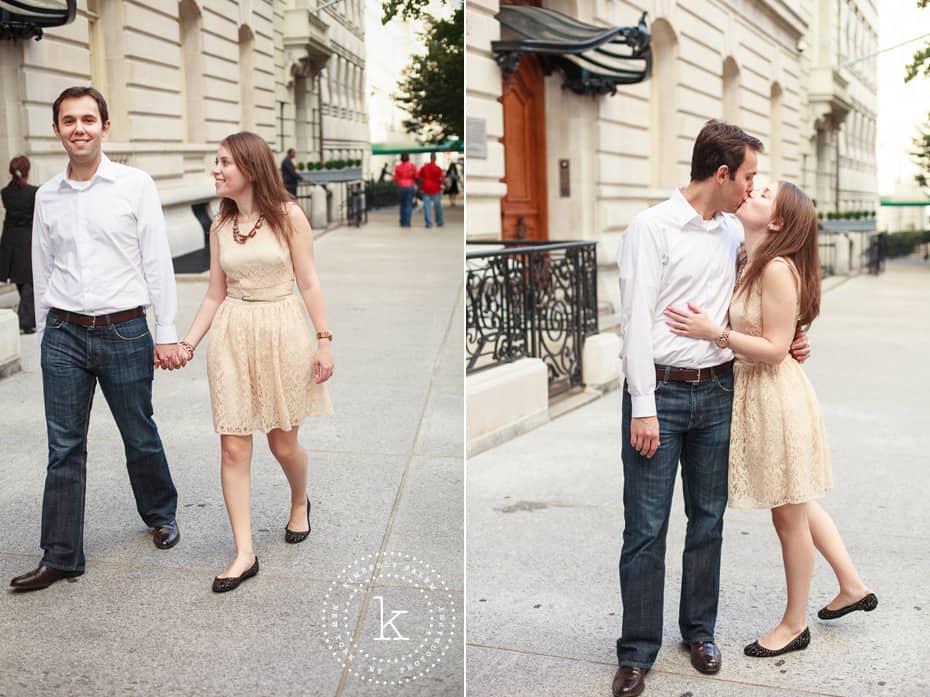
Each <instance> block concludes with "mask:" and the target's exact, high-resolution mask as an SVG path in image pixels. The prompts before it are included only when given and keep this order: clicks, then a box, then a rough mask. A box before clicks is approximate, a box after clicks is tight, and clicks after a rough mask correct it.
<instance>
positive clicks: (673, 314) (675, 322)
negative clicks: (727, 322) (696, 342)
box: [664, 303, 723, 341]
mask: <svg viewBox="0 0 930 697" xmlns="http://www.w3.org/2000/svg"><path fill="white" fill-rule="evenodd" d="M688 310H690V312H688V311H687V310H681V309H679V308H677V307H669V308H667V309H666V310H665V313H664V314H665V317H666V319H665V323H666V324H667V325H668V326H669V331H670V332H671V333H672V334H677V335H678V336H687V337H690V338H692V339H707V340H708V341H714V340H716V339H717V337H719V336H720V335H721V334H722V333H723V328H722V327H721V326H720V325H719V324H715V323H714V322H713V321H712V320H711V319H710V318H709V317H708V316H707V315H705V314H704V312H703V311H702V310H701V308H699V307H698V306H697V305H695V304H694V303H688Z"/></svg>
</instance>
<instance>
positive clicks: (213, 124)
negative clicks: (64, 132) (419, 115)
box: [0, 0, 369, 256]
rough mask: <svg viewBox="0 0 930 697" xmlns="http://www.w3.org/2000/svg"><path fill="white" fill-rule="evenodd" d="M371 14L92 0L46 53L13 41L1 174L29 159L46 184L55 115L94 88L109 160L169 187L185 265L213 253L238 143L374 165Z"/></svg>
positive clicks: (257, 1)
mask: <svg viewBox="0 0 930 697" xmlns="http://www.w3.org/2000/svg"><path fill="white" fill-rule="evenodd" d="M318 5H323V6H324V9H322V10H321V11H317V10H316V9H315V8H316V7H317V6H318ZM364 13H365V3H364V0H339V1H338V2H335V3H328V4H327V3H323V2H317V1H316V0H180V2H178V0H79V1H78V12H77V17H76V19H75V20H74V21H73V22H72V23H70V24H68V25H66V26H64V27H60V28H56V29H51V30H47V31H46V32H45V36H44V38H43V39H42V40H41V41H0V94H2V95H3V97H2V99H3V109H2V111H0V162H2V163H3V164H4V166H5V164H6V163H7V162H8V161H9V158H10V157H12V156H14V155H16V154H18V153H24V154H26V155H27V156H29V158H30V159H31V160H32V163H33V170H32V175H31V177H30V178H31V180H32V181H33V182H34V183H41V182H43V181H45V180H46V179H48V178H49V177H51V176H52V175H53V174H55V173H56V172H58V171H60V170H61V169H62V167H63V166H64V165H65V163H66V158H65V156H64V153H63V150H62V148H61V145H60V143H59V142H58V141H57V140H56V139H55V137H54V134H53V133H52V129H51V104H52V102H53V101H54V99H55V97H56V96H57V95H58V94H59V93H60V92H61V91H62V90H63V89H64V88H66V87H69V86H71V85H86V84H93V85H94V86H95V87H97V88H99V89H100V90H101V92H103V93H104V95H105V96H106V98H107V103H108V107H109V110H110V121H111V130H110V134H109V137H108V139H107V142H105V144H104V151H105V152H106V153H107V155H108V156H109V157H110V158H111V159H114V160H116V161H119V162H124V163H126V164H129V165H132V166H135V167H139V168H141V169H143V170H145V171H147V172H149V173H150V174H151V175H152V177H153V178H154V179H155V182H156V184H157V185H158V188H159V193H160V194H161V198H162V204H163V207H164V210H165V216H166V219H167V222H168V230H169V236H170V242H171V249H172V253H173V254H174V255H176V256H177V255H180V254H184V253H185V252H189V251H193V250H195V249H199V248H201V247H203V246H204V240H205V237H204V231H203V225H202V223H203V221H204V216H205V215H207V216H209V210H208V206H210V205H211V204H212V203H213V202H214V198H215V196H214V190H213V182H212V176H211V174H210V170H211V168H212V165H213V160H214V156H215V153H216V148H217V144H218V142H219V141H220V140H221V139H222V138H223V137H224V136H226V135H228V134H230V133H234V132H236V131H239V130H251V131H255V132H256V133H258V134H259V135H261V136H262V137H264V138H265V139H266V140H267V141H268V143H269V144H270V145H271V147H272V150H274V152H275V154H276V156H277V157H278V158H279V159H280V158H281V157H283V152H284V151H285V150H286V149H287V148H289V147H294V148H296V149H297V151H298V155H297V160H298V161H300V162H305V161H318V160H330V159H363V160H364V159H366V157H367V153H368V150H369V136H368V110H367V101H366V96H365V44H364V42H365V19H364Z"/></svg>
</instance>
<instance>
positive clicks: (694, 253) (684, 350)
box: [617, 189, 740, 417]
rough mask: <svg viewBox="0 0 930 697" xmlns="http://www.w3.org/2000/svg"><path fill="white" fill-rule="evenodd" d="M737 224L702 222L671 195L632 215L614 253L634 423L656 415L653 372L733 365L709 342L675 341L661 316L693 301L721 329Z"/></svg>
mask: <svg viewBox="0 0 930 697" xmlns="http://www.w3.org/2000/svg"><path fill="white" fill-rule="evenodd" d="M739 244H740V232H739V223H738V221H735V220H733V219H731V218H729V217H727V216H725V215H723V214H721V213H718V214H717V215H716V216H715V217H714V218H713V219H712V220H704V219H703V218H702V217H701V215H700V214H699V213H698V212H697V211H696V210H694V207H693V206H692V205H691V204H690V203H688V201H687V200H686V199H685V197H684V196H683V195H682V193H681V191H680V190H678V189H676V190H675V193H674V194H672V197H671V198H670V199H668V200H667V201H663V202H662V203H660V204H657V205H655V206H653V207H652V208H649V209H647V210H645V211H643V212H642V213H640V214H639V215H637V216H636V217H635V218H634V219H633V222H631V223H630V226H629V227H628V228H627V230H626V232H625V233H624V235H623V238H622V239H621V241H620V247H619V250H618V252H617V265H618V266H619V267H620V294H621V312H620V324H621V329H622V331H623V353H622V357H623V372H624V374H625V375H626V379H627V386H628V388H629V390H630V396H631V397H632V406H633V412H632V416H634V417H641V416H655V415H656V405H655V386H656V372H655V365H656V364H658V365H670V366H674V367H676V368H709V367H711V366H715V365H720V364H721V363H726V362H727V361H729V360H730V359H732V358H733V353H732V352H731V351H730V350H729V349H721V348H718V347H717V346H716V345H715V344H714V343H713V342H711V341H704V340H699V339H689V338H687V337H683V336H676V335H675V334H672V333H671V331H669V328H668V326H667V325H666V324H665V320H666V318H665V315H663V314H662V313H663V312H664V311H665V309H666V308H667V307H669V306H672V305H674V306H675V307H679V308H684V309H687V303H689V302H691V303H694V304H695V305H697V306H698V307H700V308H701V309H702V310H703V311H704V312H705V313H706V314H707V316H708V317H710V318H711V319H712V320H713V321H714V322H716V323H717V324H720V325H721V326H725V325H726V319H727V312H728V310H729V307H730V300H731V298H732V297H733V285H734V283H735V282H736V258H737V254H738V253H739Z"/></svg>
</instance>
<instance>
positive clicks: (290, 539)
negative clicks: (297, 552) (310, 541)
mask: <svg viewBox="0 0 930 697" xmlns="http://www.w3.org/2000/svg"><path fill="white" fill-rule="evenodd" d="M309 534H310V497H309V496H308V497H307V529H306V530H305V531H304V532H294V531H293V530H291V529H290V528H288V527H285V528H284V541H285V542H287V543H289V544H292V545H296V544H297V543H298V542H303V541H304V540H306V539H307V535H309Z"/></svg>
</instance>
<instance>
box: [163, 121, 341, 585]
mask: <svg viewBox="0 0 930 697" xmlns="http://www.w3.org/2000/svg"><path fill="white" fill-rule="evenodd" d="M213 178H214V185H215V187H216V194H217V196H219V197H220V198H221V201H220V212H219V215H218V216H217V218H216V220H215V221H214V223H213V226H212V228H211V230H210V280H209V285H208V287H207V293H206V296H205V297H204V299H203V302H202V303H201V304H200V309H199V310H198V311H197V315H196V316H195V317H194V321H193V323H192V324H191V327H190V329H189V330H188V332H187V336H186V337H185V338H184V341H182V342H181V345H182V346H183V347H184V348H185V350H186V352H187V356H186V360H190V359H191V358H193V356H194V349H195V348H196V347H197V345H198V344H199V343H200V341H201V340H202V339H203V337H204V335H205V334H206V333H207V332H208V331H209V332H210V345H209V349H208V352H207V377H208V380H209V383H210V399H211V402H212V405H213V426H214V429H215V430H216V432H217V433H218V434H220V451H221V462H220V478H221V482H222V486H223V498H224V499H225V501H226V510H227V513H228V514H229V523H230V527H231V528H232V534H233V540H234V542H235V545H236V557H235V559H234V560H233V561H232V563H231V564H230V565H229V566H228V567H227V568H226V570H225V571H224V572H223V573H221V574H220V575H219V576H217V577H215V578H214V579H213V591H214V592H216V593H224V592H227V591H231V590H233V589H234V588H236V587H238V586H239V584H240V583H242V581H244V580H246V579H248V578H251V577H252V576H255V574H257V573H258V556H257V555H256V554H255V552H254V548H253V546H252V526H251V516H250V511H249V500H250V495H251V471H250V470H251V466H252V433H253V431H262V432H263V433H265V434H266V436H267V438H268V445H269V447H270V448H271V453H272V455H274V457H275V459H276V460H277V461H278V463H279V464H280V465H281V469H282V470H284V474H285V476H286V477H287V481H288V484H290V489H291V496H290V516H289V520H288V523H287V525H286V526H285V530H284V539H285V541H286V542H289V543H292V544H293V543H297V542H303V541H304V540H305V539H306V538H307V535H308V534H309V533H310V497H309V496H308V494H307V452H306V450H304V448H303V447H302V446H301V445H300V442H299V441H298V439H297V434H298V428H299V426H300V422H301V421H302V420H303V418H304V417H306V416H319V415H323V414H330V413H332V404H331V403H330V399H329V392H328V390H327V387H326V385H324V384H323V383H324V382H325V381H326V380H328V379H329V378H330V376H331V375H332V373H333V356H332V349H331V348H330V347H331V343H332V339H333V333H332V332H331V331H329V329H328V328H327V327H328V324H327V319H326V305H325V303H324V301H323V291H322V289H321V288H320V279H319V277H318V276H317V273H316V268H315V266H314V260H313V233H312V231H311V230H310V223H309V222H308V221H307V217H306V215H304V212H303V210H302V209H301V208H300V206H298V205H297V204H296V203H295V202H294V201H292V200H291V199H290V197H289V196H288V195H287V192H286V191H285V190H284V189H283V188H282V186H281V180H280V178H279V177H278V176H277V172H275V169H274V155H273V154H272V152H271V148H269V147H268V144H267V143H266V142H265V141H264V140H263V139H262V138H261V137H260V136H258V135H256V134H254V133H234V134H233V135H230V136H227V137H226V138H224V139H223V140H222V141H221V142H220V147H219V151H218V152H217V156H216V166H215V167H214V169H213ZM295 279H296V281H297V288H298V290H299V293H300V294H299V296H298V295H295V294H294V281H295ZM301 301H303V306H304V307H306V312H305V311H304V307H302V306H301ZM307 312H309V314H310V320H311V321H312V322H313V326H314V327H315V328H316V339H317V343H318V346H317V348H316V349H315V350H314V346H313V339H312V337H311V335H310V328H309V326H308V325H307V316H306V313H307ZM185 362H186V361H185Z"/></svg>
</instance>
